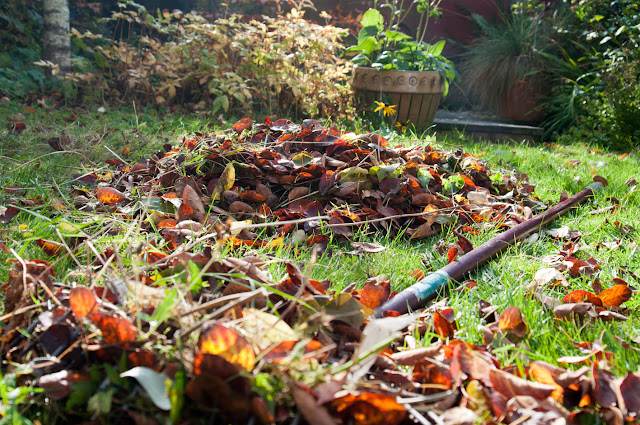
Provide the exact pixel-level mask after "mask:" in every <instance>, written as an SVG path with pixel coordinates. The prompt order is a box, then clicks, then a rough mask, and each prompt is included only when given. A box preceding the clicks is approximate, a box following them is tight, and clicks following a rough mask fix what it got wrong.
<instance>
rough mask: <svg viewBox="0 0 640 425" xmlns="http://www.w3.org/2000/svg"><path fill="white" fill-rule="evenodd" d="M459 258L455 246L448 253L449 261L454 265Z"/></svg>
mask: <svg viewBox="0 0 640 425" xmlns="http://www.w3.org/2000/svg"><path fill="white" fill-rule="evenodd" d="M457 257H458V248H456V247H455V246H454V247H453V248H450V249H449V251H447V260H448V261H449V262H450V263H453V262H454V261H455V260H456V258H457Z"/></svg>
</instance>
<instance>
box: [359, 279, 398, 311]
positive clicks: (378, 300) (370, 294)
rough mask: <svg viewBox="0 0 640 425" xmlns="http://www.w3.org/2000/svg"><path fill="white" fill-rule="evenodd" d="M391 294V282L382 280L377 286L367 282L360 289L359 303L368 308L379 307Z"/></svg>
mask: <svg viewBox="0 0 640 425" xmlns="http://www.w3.org/2000/svg"><path fill="white" fill-rule="evenodd" d="M390 293H391V281H389V280H383V281H382V282H380V283H379V284H376V283H375V282H369V283H367V284H366V285H364V288H362V293H361V294H360V303H361V304H363V305H364V306H366V307H369V308H376V307H380V306H381V305H382V303H384V302H385V301H386V300H388V299H389V294H390Z"/></svg>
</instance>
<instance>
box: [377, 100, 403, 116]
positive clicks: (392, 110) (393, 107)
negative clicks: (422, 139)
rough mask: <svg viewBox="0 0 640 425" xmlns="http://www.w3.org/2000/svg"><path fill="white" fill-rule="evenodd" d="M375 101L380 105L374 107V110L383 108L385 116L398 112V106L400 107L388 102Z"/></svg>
mask: <svg viewBox="0 0 640 425" xmlns="http://www.w3.org/2000/svg"><path fill="white" fill-rule="evenodd" d="M374 102H375V103H376V105H378V107H377V108H376V109H374V110H373V112H378V111H380V110H382V115H383V116H385V117H386V116H388V115H389V116H391V115H395V114H396V108H397V107H398V105H387V104H386V103H384V102H378V101H377V100H374Z"/></svg>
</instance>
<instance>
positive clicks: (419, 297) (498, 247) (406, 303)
mask: <svg viewBox="0 0 640 425" xmlns="http://www.w3.org/2000/svg"><path fill="white" fill-rule="evenodd" d="M603 187H604V185H603V184H602V183H601V182H599V181H598V182H595V183H592V184H590V185H589V186H587V187H586V188H585V189H583V190H582V191H580V192H578V193H577V194H575V195H573V196H572V197H571V198H569V199H566V200H565V201H563V202H561V203H559V204H558V205H556V206H555V207H553V208H551V209H549V210H547V211H545V212H543V213H542V214H538V215H537V216H535V217H533V218H532V219H530V220H527V221H525V222H523V223H520V224H519V225H517V226H515V227H513V228H511V229H509V230H507V231H506V232H504V233H501V234H499V235H498V236H496V237H494V238H493V239H491V240H489V241H487V242H485V243H483V244H482V245H480V246H479V247H477V248H476V249H474V250H473V251H471V252H469V253H467V254H466V255H464V256H462V257H460V258H459V259H457V260H456V261H454V262H452V263H449V264H447V265H446V266H444V267H443V268H441V269H440V270H438V271H435V272H433V273H431V274H429V275H427V276H426V277H425V278H423V279H422V280H420V281H418V282H416V283H415V284H413V285H411V286H410V287H408V288H407V289H405V290H403V291H402V292H400V293H399V294H398V295H396V296H395V297H393V298H391V299H390V300H389V301H387V302H386V303H384V304H383V305H382V306H381V307H378V308H377V309H375V310H376V317H383V312H384V311H385V310H394V311H397V312H399V313H400V314H403V313H407V312H408V311H414V310H416V309H418V308H420V307H422V306H424V305H425V304H427V302H428V301H429V300H431V299H432V298H435V296H436V295H437V293H438V292H439V291H440V290H441V289H443V288H445V287H446V286H447V285H448V284H449V282H456V283H457V282H460V281H461V280H462V278H463V277H464V275H465V274H467V273H469V272H470V271H472V270H475V269H476V268H478V267H479V266H480V265H482V264H484V263H485V262H487V261H488V260H490V259H491V258H493V257H494V256H496V255H497V254H499V253H500V252H502V251H504V250H505V249H507V248H508V247H509V246H511V245H513V244H515V243H516V242H517V241H519V240H522V239H524V238H526V237H527V236H529V235H530V234H531V233H534V232H536V231H538V230H539V229H540V228H541V227H543V226H545V225H546V224H548V223H549V222H551V221H553V220H555V219H556V218H557V217H559V216H561V215H562V214H564V213H566V212H567V211H569V210H570V209H571V208H573V207H574V206H576V205H578V204H581V203H582V202H584V201H585V200H586V199H587V198H588V197H590V196H593V194H595V193H596V192H597V191H599V190H600V189H602V188H603Z"/></svg>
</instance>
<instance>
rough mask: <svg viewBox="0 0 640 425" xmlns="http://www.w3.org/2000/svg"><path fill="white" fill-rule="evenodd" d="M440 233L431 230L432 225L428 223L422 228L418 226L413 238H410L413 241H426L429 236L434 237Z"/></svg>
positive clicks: (423, 224)
mask: <svg viewBox="0 0 640 425" xmlns="http://www.w3.org/2000/svg"><path fill="white" fill-rule="evenodd" d="M437 233H438V232H437V231H435V230H433V229H432V228H431V225H430V224H429V223H428V222H427V223H422V224H421V225H420V226H418V228H417V229H416V230H415V231H414V232H413V233H412V235H411V237H410V238H409V239H410V240H411V239H424V238H428V237H429V236H433V235H435V234H437Z"/></svg>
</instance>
